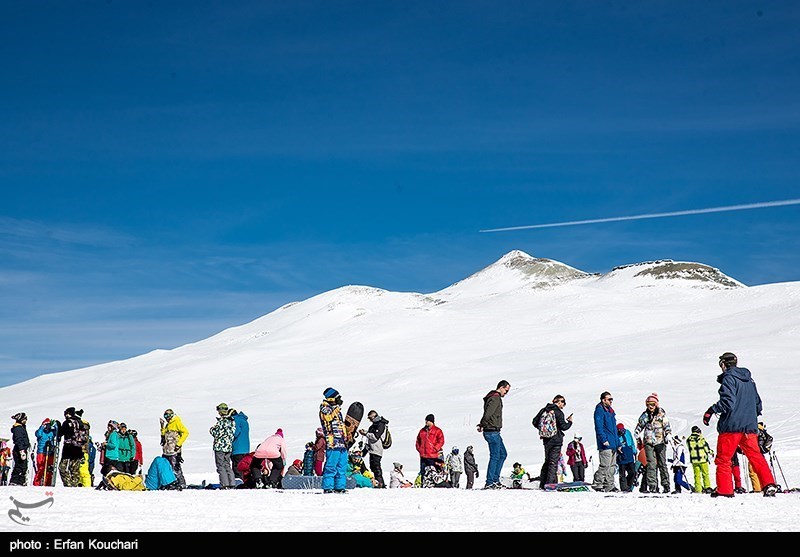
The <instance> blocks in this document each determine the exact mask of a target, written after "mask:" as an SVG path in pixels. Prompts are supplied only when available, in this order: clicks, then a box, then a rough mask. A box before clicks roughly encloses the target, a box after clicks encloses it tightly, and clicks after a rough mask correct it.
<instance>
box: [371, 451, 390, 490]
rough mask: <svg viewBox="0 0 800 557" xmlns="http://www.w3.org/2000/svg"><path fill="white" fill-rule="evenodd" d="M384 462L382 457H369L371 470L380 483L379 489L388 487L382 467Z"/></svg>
mask: <svg viewBox="0 0 800 557" xmlns="http://www.w3.org/2000/svg"><path fill="white" fill-rule="evenodd" d="M382 460H383V456H382V455H378V454H370V455H369V469H370V470H372V474H373V475H374V476H375V480H376V481H377V482H378V487H386V482H384V481H383V466H382V465H381V461H382Z"/></svg>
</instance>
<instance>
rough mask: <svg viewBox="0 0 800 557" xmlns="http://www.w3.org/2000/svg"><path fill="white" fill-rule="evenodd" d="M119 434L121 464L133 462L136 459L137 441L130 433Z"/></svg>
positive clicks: (118, 450)
mask: <svg viewBox="0 0 800 557" xmlns="http://www.w3.org/2000/svg"><path fill="white" fill-rule="evenodd" d="M116 433H117V454H118V455H119V458H117V460H119V461H120V462H131V461H133V459H134V457H136V440H135V439H134V438H133V435H131V434H130V433H129V432H125V434H124V435H123V434H122V433H119V432H116Z"/></svg>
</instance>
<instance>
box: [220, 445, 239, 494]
mask: <svg viewBox="0 0 800 557" xmlns="http://www.w3.org/2000/svg"><path fill="white" fill-rule="evenodd" d="M223 454H224V455H225V461H224V462H223V475H224V479H225V481H224V482H223V483H222V485H223V487H233V486H235V485H236V475H235V474H234V472H233V467H232V466H231V462H233V461H232V459H231V453H223Z"/></svg>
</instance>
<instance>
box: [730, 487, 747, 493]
mask: <svg viewBox="0 0 800 557" xmlns="http://www.w3.org/2000/svg"><path fill="white" fill-rule="evenodd" d="M733 492H734V493H739V494H742V493H747V490H746V489H745V488H743V487H737V488H736V489H734V490H733Z"/></svg>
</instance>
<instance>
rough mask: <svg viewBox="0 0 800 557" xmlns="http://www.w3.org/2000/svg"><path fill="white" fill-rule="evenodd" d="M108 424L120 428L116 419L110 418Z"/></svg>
mask: <svg viewBox="0 0 800 557" xmlns="http://www.w3.org/2000/svg"><path fill="white" fill-rule="evenodd" d="M108 425H110V426H111V427H113V428H114V429H117V428H119V422H117V421H116V420H108Z"/></svg>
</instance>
